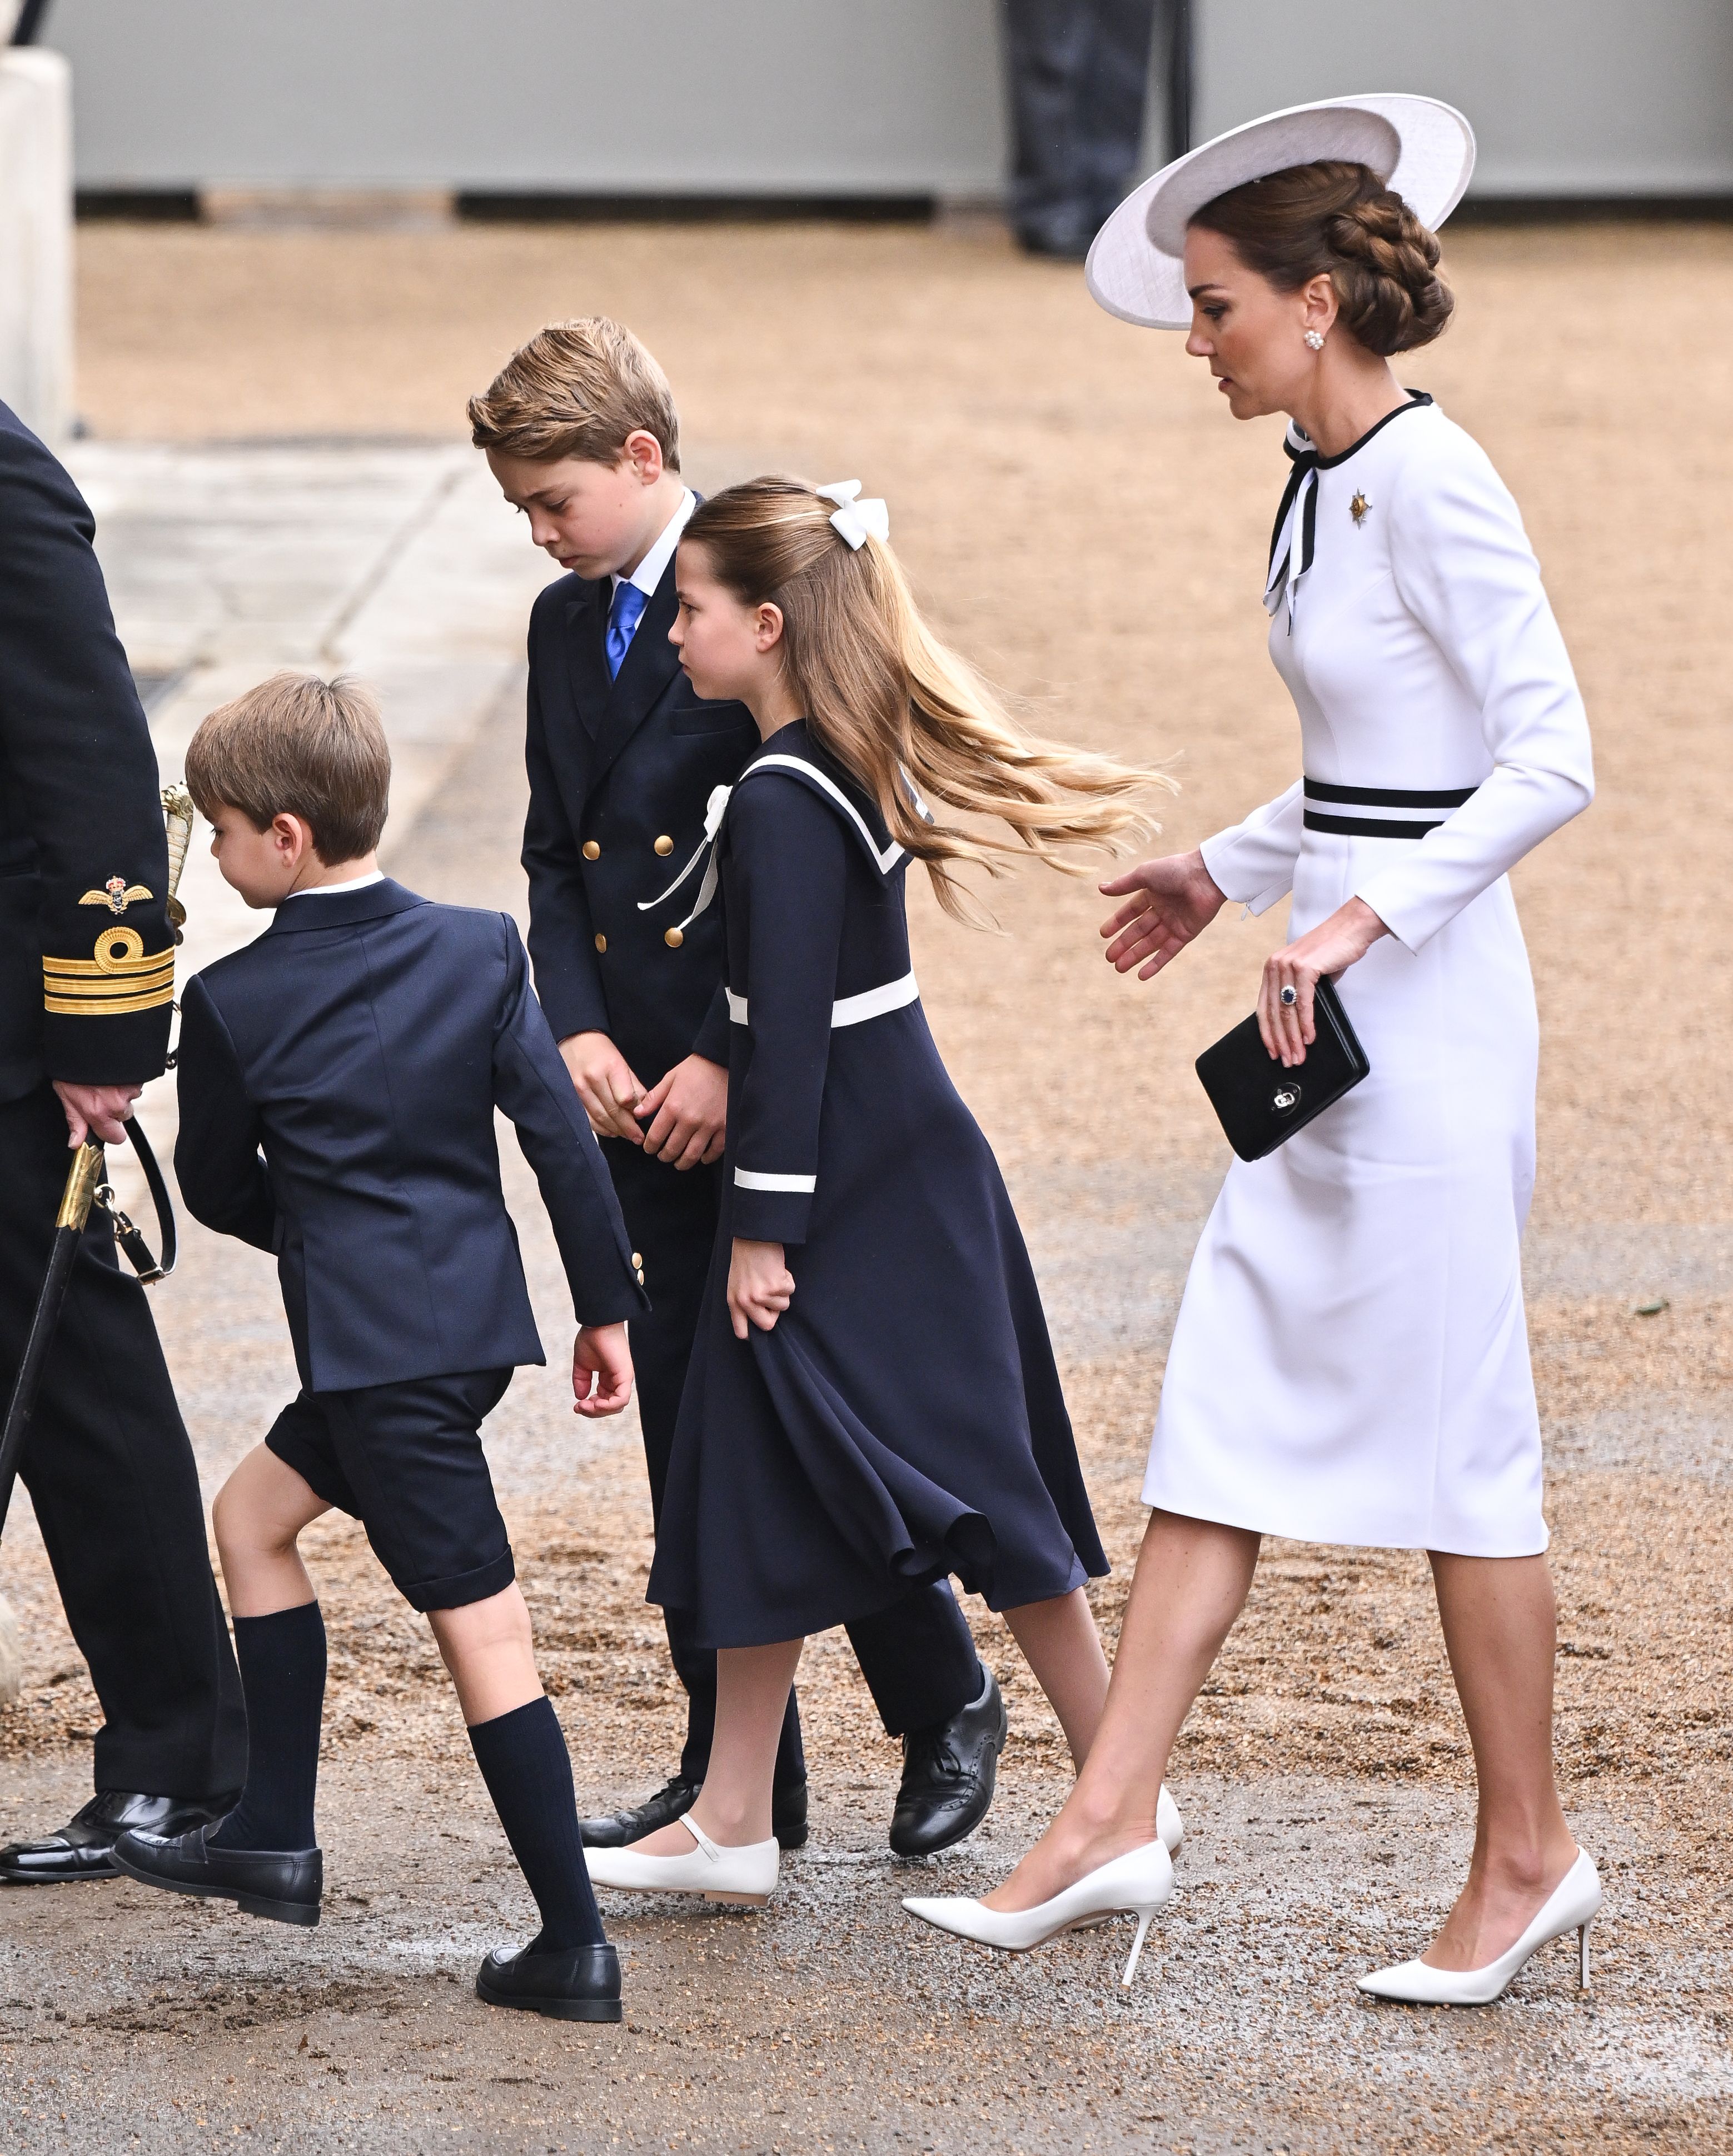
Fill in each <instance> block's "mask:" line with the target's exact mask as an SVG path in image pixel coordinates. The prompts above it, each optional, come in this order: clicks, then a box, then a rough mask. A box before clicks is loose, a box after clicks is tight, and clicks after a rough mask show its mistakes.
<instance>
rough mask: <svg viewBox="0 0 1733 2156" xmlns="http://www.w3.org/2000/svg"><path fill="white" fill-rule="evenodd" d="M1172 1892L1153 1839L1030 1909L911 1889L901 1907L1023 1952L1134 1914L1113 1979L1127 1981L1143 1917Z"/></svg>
mask: <svg viewBox="0 0 1733 2156" xmlns="http://www.w3.org/2000/svg"><path fill="white" fill-rule="evenodd" d="M1177 1817H1178V1814H1177V1813H1175V1818H1176V1819H1177ZM1173 1891H1174V1862H1173V1859H1172V1858H1171V1857H1170V1856H1169V1855H1168V1853H1167V1845H1166V1844H1165V1842H1164V1841H1161V1840H1155V1841H1146V1842H1145V1843H1144V1845H1143V1847H1142V1848H1141V1849H1133V1850H1129V1851H1127V1852H1126V1854H1125V1855H1124V1856H1116V1857H1114V1858H1113V1860H1112V1861H1111V1862H1110V1863H1107V1864H1102V1865H1098V1866H1096V1868H1095V1870H1094V1871H1086V1872H1085V1873H1084V1874H1083V1876H1082V1878H1081V1879H1079V1880H1078V1881H1077V1882H1076V1883H1075V1884H1074V1885H1072V1886H1067V1888H1066V1889H1065V1890H1064V1892H1062V1893H1059V1894H1056V1895H1054V1896H1053V1897H1052V1900H1051V1901H1048V1902H1040V1903H1038V1904H1037V1906H1036V1907H1034V1908H1032V1909H1010V1910H1007V1909H990V1908H988V1907H987V1906H986V1904H985V1902H976V1901H971V1900H970V1899H969V1897H967V1896H966V1895H962V1894H912V1895H910V1896H909V1897H908V1899H907V1900H906V1901H905V1902H903V1904H902V1906H903V1907H904V1908H905V1909H907V1910H908V1913H909V1915H910V1916H912V1917H919V1918H920V1919H921V1921H922V1922H923V1923H927V1924H933V1925H936V1926H937V1928H938V1929H939V1930H940V1931H941V1932H949V1933H952V1934H953V1935H954V1937H955V1938H959V1939H974V1940H977V1941H978V1942H979V1943H980V1944H981V1945H982V1946H987V1947H998V1948H1000V1949H1001V1950H1002V1951H1003V1952H1005V1953H1027V1952H1028V1950H1029V1949H1030V1948H1031V1947H1038V1946H1041V1945H1043V1944H1044V1943H1046V1941H1047V1940H1048V1939H1051V1938H1057V1936H1058V1934H1059V1933H1061V1932H1071V1931H1080V1930H1082V1929H1083V1928H1086V1927H1088V1926H1089V1925H1092V1924H1098V1923H1100V1922H1103V1919H1104V1918H1106V1917H1118V1916H1132V1917H1136V1918H1137V1938H1135V1940H1134V1942H1133V1943H1132V1948H1131V1958H1130V1960H1129V1961H1128V1962H1127V1963H1126V1964H1125V1974H1124V1975H1123V1976H1122V1977H1121V1978H1120V1979H1119V1981H1120V1983H1121V1984H1129V1983H1130V1981H1131V1979H1132V1978H1133V1977H1134V1975H1135V1974H1137V1963H1138V1957H1139V1954H1141V1953H1142V1952H1143V1950H1144V1939H1145V1938H1147V1936H1148V1935H1149V1920H1150V1918H1151V1917H1153V1916H1154V1914H1155V1912H1156V1911H1157V1910H1158V1909H1159V1908H1160V1907H1161V1905H1162V1903H1163V1902H1165V1901H1166V1899H1167V1897H1169V1895H1170V1894H1171V1893H1172V1892H1173Z"/></svg>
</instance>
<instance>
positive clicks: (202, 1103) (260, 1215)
mask: <svg viewBox="0 0 1733 2156" xmlns="http://www.w3.org/2000/svg"><path fill="white" fill-rule="evenodd" d="M174 1068H175V1091H176V1094H177V1098H178V1101H179V1106H180V1130H179V1132H178V1134H177V1137H176V1139H175V1146H174V1172H175V1179H176V1181H177V1182H178V1183H179V1184H180V1186H181V1196H182V1198H183V1199H184V1200H185V1202H186V1207H187V1210H188V1212H189V1213H190V1214H192V1215H193V1219H195V1220H202V1221H203V1223H204V1224H205V1226H206V1227H207V1228H214V1229H216V1231H217V1232H218V1234H219V1235H238V1236H239V1238H240V1240H242V1242H244V1243H251V1244H252V1245H254V1247H255V1249H256V1250H275V1248H276V1239H277V1203H276V1199H275V1195H274V1194H273V1193H272V1190H271V1187H270V1176H269V1174H268V1173H266V1171H265V1163H264V1161H263V1160H262V1159H261V1158H260V1152H259V1147H260V1142H261V1141H262V1140H263V1138H264V1136H265V1126H264V1123H263V1121H262V1120H261V1118H260V1113H259V1111H258V1108H257V1106H255V1103H254V1102H253V1101H252V1100H251V1099H249V1096H248V1093H247V1086H246V1080H245V1077H244V1075H243V1073H242V1070H241V1063H240V1058H239V1055H237V1054H236V1053H235V1047H234V1040H233V1039H232V1038H231V1037H230V1034H229V1029H228V1027H227V1026H226V1025H225V1024H224V1023H223V1017H222V1014H221V1013H220V1012H219V1010H218V1009H217V1006H216V1003H215V1000H214V998H213V997H212V995H211V993H210V991H209V990H208V988H206V987H205V985H204V983H203V981H202V980H200V979H199V978H198V975H197V974H196V973H195V974H194V975H193V978H192V979H191V980H190V981H188V983H187V986H186V990H185V993H183V996H182V998H181V1039H180V1045H179V1047H178V1048H177V1050H176V1051H175V1065H174Z"/></svg>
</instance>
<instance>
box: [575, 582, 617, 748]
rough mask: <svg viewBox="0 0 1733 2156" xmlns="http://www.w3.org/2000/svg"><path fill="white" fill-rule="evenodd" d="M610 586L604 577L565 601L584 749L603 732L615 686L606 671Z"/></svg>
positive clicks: (576, 701) (586, 585) (577, 709)
mask: <svg viewBox="0 0 1733 2156" xmlns="http://www.w3.org/2000/svg"><path fill="white" fill-rule="evenodd" d="M611 593H612V587H611V586H610V584H609V580H608V578H607V577H601V578H600V579H599V581H598V582H596V583H593V584H585V585H584V587H583V588H581V590H580V591H579V594H578V597H577V598H573V599H568V600H567V602H566V607H565V616H566V666H567V671H568V679H569V680H570V683H571V689H572V707H573V711H575V712H576V713H577V716H578V725H579V731H580V737H581V738H582V740H583V742H584V745H585V747H586V748H587V747H588V746H589V743H590V742H592V741H594V739H595V737H596V736H597V735H598V734H599V733H600V732H601V731H602V721H603V719H604V716H606V714H607V710H608V706H609V702H610V701H612V699H613V696H614V683H613V680H611V678H610V677H609V672H608V653H607V641H606V639H607V635H608V606H609V598H610V597H611Z"/></svg>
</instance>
